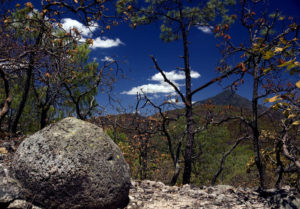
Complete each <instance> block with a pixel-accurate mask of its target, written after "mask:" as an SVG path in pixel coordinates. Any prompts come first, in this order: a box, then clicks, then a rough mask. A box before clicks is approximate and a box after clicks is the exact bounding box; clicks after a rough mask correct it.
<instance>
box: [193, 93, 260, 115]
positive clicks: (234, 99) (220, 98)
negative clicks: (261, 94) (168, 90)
mask: <svg viewBox="0 0 300 209" xmlns="http://www.w3.org/2000/svg"><path fill="white" fill-rule="evenodd" d="M197 104H213V105H220V106H224V105H231V106H233V107H238V108H246V109H251V108H252V103H251V101H249V100H248V99H247V98H245V97H242V96H240V95H238V94H236V93H235V92H234V91H231V90H225V91H223V92H221V93H220V94H217V95H216V96H214V97H210V98H208V99H205V100H202V101H199V102H196V105H197ZM259 109H260V110H263V109H265V107H264V106H263V105H259Z"/></svg>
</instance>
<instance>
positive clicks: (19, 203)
mask: <svg viewBox="0 0 300 209" xmlns="http://www.w3.org/2000/svg"><path fill="white" fill-rule="evenodd" d="M29 207H31V205H30V204H29V203H28V202H26V201H25V200H15V201H13V202H12V203H10V204H9V206H8V207H7V208H9V209H27V208H29Z"/></svg>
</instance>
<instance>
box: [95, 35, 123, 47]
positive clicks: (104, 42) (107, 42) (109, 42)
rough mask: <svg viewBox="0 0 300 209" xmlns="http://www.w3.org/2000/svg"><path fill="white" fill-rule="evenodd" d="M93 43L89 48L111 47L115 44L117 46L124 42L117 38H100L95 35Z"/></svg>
mask: <svg viewBox="0 0 300 209" xmlns="http://www.w3.org/2000/svg"><path fill="white" fill-rule="evenodd" d="M93 41H94V42H93V45H92V46H91V48H93V49H94V48H111V47H115V46H119V45H121V44H124V43H123V42H122V41H121V40H120V39H119V38H117V39H115V40H113V39H108V38H103V39H101V38H100V37H97V38H96V39H94V40H93Z"/></svg>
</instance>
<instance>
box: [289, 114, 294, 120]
mask: <svg viewBox="0 0 300 209" xmlns="http://www.w3.org/2000/svg"><path fill="white" fill-rule="evenodd" d="M294 117H296V115H295V114H290V115H289V116H288V119H291V118H294Z"/></svg>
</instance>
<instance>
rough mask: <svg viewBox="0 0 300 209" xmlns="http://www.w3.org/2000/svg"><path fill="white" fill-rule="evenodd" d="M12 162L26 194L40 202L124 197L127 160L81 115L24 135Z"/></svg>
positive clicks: (123, 200) (65, 205)
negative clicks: (26, 135) (29, 134)
mask: <svg viewBox="0 0 300 209" xmlns="http://www.w3.org/2000/svg"><path fill="white" fill-rule="evenodd" d="M12 165H13V166H12V173H13V174H14V177H15V178H16V179H17V180H18V181H19V182H20V183H21V184H22V186H23V187H24V188H26V190H27V193H28V195H27V199H30V200H32V201H33V203H35V204H36V205H38V206H41V207H43V208H47V209H48V208H57V209H81V208H82V209H83V208H85V209H96V208H97V209H102V208H103V209H104V208H105V209H113V208H123V207H125V206H126V205H127V204H128V201H129V198H128V194H129V188H130V184H131V183H130V174H129V166H128V164H127V163H126V162H125V160H124V157H123V155H122V153H121V151H120V149H119V148H118V146H117V145H116V144H114V142H113V141H112V140H111V139H110V137H109V136H107V135H106V134H105V133H104V132H103V130H102V129H101V128H99V127H98V126H96V125H93V124H91V123H88V122H85V121H82V120H78V119H75V118H70V117H69V118H65V119H63V120H62V121H60V122H58V123H56V124H51V125H49V126H48V127H46V128H44V129H42V130H41V131H39V132H37V133H35V134H34V135H32V136H30V137H28V138H27V139H25V140H24V141H23V142H22V143H21V144H20V146H19V148H18V150H17V152H16V153H15V156H14V159H13V163H12ZM27 193H26V194H27Z"/></svg>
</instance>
